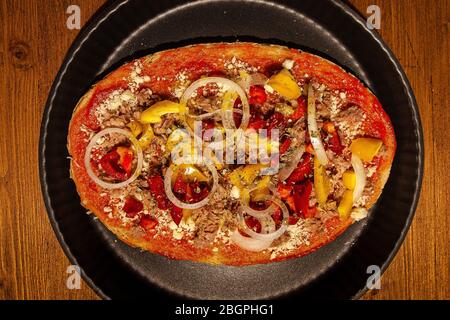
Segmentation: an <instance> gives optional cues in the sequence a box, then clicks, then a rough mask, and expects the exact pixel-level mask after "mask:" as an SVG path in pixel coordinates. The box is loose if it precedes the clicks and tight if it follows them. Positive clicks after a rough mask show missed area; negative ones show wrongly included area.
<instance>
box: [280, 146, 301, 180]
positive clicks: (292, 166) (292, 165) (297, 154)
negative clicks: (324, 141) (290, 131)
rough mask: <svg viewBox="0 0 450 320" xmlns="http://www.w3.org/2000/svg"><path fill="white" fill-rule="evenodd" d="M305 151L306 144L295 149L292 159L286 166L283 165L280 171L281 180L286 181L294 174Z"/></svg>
mask: <svg viewBox="0 0 450 320" xmlns="http://www.w3.org/2000/svg"><path fill="white" fill-rule="evenodd" d="M304 152H305V147H304V146H301V147H298V148H297V149H295V150H294V151H293V154H292V156H291V159H290V161H289V162H288V163H286V165H285V167H283V168H282V169H281V170H280V171H279V172H278V179H279V180H280V181H284V180H286V179H287V178H289V177H290V176H291V175H292V173H293V172H294V171H295V170H296V168H297V166H298V164H299V162H300V161H301V160H302V157H303V154H304ZM280 153H281V150H280Z"/></svg>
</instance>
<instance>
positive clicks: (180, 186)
mask: <svg viewBox="0 0 450 320" xmlns="http://www.w3.org/2000/svg"><path fill="white" fill-rule="evenodd" d="M186 189H187V183H186V182H184V180H183V175H181V174H179V175H178V176H177V178H176V179H175V183H174V185H173V191H174V192H175V193H177V194H179V195H183V196H184V195H186Z"/></svg>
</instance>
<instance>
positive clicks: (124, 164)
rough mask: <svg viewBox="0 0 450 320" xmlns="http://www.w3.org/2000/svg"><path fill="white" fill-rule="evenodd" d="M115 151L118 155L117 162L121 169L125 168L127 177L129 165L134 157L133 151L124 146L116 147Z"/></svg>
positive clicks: (129, 170)
mask: <svg viewBox="0 0 450 320" xmlns="http://www.w3.org/2000/svg"><path fill="white" fill-rule="evenodd" d="M116 151H117V153H118V154H119V156H120V158H119V161H118V164H119V166H120V167H121V168H122V169H123V170H125V172H126V174H127V177H129V176H130V175H131V165H132V162H133V158H134V154H133V151H131V149H130V148H126V147H118V148H117V149H116Z"/></svg>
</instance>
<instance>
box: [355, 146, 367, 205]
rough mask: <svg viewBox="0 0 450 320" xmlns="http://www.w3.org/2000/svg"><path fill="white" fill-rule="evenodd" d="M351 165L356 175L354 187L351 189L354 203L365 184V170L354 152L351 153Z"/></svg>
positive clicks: (360, 194)
mask: <svg viewBox="0 0 450 320" xmlns="http://www.w3.org/2000/svg"><path fill="white" fill-rule="evenodd" d="M352 167H353V170H354V171H355V175H356V183H355V189H354V190H353V203H355V202H356V201H358V200H359V198H361V196H362V193H363V191H364V187H365V186H366V172H365V169H364V164H363V163H362V161H361V159H360V158H359V157H358V156H357V155H356V154H354V153H352Z"/></svg>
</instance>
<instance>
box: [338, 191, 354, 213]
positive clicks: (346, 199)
mask: <svg viewBox="0 0 450 320" xmlns="http://www.w3.org/2000/svg"><path fill="white" fill-rule="evenodd" d="M352 207H353V191H352V190H346V191H345V192H344V195H343V196H342V199H341V202H340V203H339V206H338V212H339V217H340V218H341V219H346V218H348V215H349V214H350V211H351V210H352Z"/></svg>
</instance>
